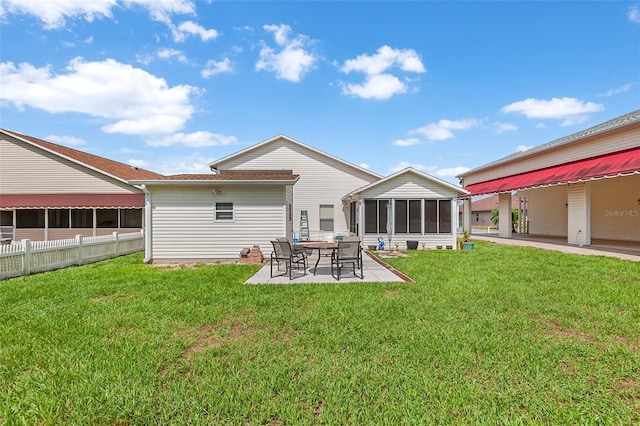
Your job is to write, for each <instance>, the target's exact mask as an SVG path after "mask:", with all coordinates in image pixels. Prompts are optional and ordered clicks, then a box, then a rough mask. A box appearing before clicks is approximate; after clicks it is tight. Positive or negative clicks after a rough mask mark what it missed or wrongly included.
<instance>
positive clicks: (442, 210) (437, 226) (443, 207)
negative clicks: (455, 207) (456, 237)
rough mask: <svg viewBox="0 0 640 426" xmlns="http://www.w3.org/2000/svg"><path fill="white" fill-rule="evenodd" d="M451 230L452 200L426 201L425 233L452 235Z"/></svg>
mask: <svg viewBox="0 0 640 426" xmlns="http://www.w3.org/2000/svg"><path fill="white" fill-rule="evenodd" d="M451 229H452V226H451V200H424V230H425V232H426V233H427V234H450V233H451Z"/></svg>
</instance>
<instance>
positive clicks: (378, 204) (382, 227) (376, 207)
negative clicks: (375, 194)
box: [364, 200, 390, 234]
mask: <svg viewBox="0 0 640 426" xmlns="http://www.w3.org/2000/svg"><path fill="white" fill-rule="evenodd" d="M389 203H390V201H389V200H364V233H365V234H386V233H387V219H388V218H387V215H388V206H389Z"/></svg>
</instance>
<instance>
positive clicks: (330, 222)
mask: <svg viewBox="0 0 640 426" xmlns="http://www.w3.org/2000/svg"><path fill="white" fill-rule="evenodd" d="M210 167H211V169H212V171H213V172H214V173H213V174H210V175H179V176H165V177H163V178H160V179H143V180H132V181H130V182H129V183H130V184H132V185H136V186H138V187H140V188H142V190H143V191H144V192H145V194H146V209H145V211H146V214H147V216H146V220H145V223H146V224H147V226H146V233H145V237H146V241H145V251H146V256H145V261H147V262H157V263H164V262H175V261H182V262H186V261H202V262H207V261H213V260H217V259H230V260H232V259H238V256H239V254H240V252H241V251H242V250H243V249H244V248H250V247H253V246H256V245H257V246H259V247H260V249H261V251H262V253H263V254H264V255H267V256H268V253H270V252H271V250H272V246H271V241H272V240H274V239H275V238H278V237H285V236H286V237H288V238H291V239H292V238H294V237H296V238H300V237H305V238H307V237H308V239H309V240H315V241H317V240H323V241H330V240H332V239H334V238H335V237H336V236H337V235H338V234H342V235H347V234H351V235H358V236H360V237H361V239H362V240H363V244H367V245H377V243H378V237H381V238H384V239H389V238H391V241H392V242H393V243H394V244H395V243H396V242H397V243H398V246H399V248H401V249H405V248H406V247H407V241H414V240H415V241H418V242H419V243H420V244H421V245H423V244H424V245H426V246H429V247H430V248H433V247H435V246H436V245H443V246H446V245H449V246H452V247H455V244H456V230H457V224H458V220H457V207H456V199H457V197H458V196H460V195H464V194H466V191H465V190H463V189H462V188H460V187H458V186H456V185H452V184H449V183H447V182H444V181H442V180H439V179H437V178H434V177H432V176H429V175H427V174H425V173H422V172H420V171H418V170H415V169H411V168H409V169H405V170H402V171H400V172H398V173H394V174H393V175H391V176H388V177H386V178H382V177H381V176H379V175H377V174H375V173H372V172H370V171H368V170H365V169H363V168H361V167H358V166H356V165H353V164H351V163H348V162H346V161H344V160H341V159H339V158H337V157H334V156H332V155H330V154H327V153H325V152H322V151H319V150H317V149H315V148H313V147H310V146H308V145H305V144H303V143H301V142H299V141H296V140H294V139H291V138H289V137H287V136H283V135H279V136H276V137H274V138H271V139H268V140H266V141H264V142H261V143H258V144H256V145H254V146H251V147H249V148H246V149H244V150H242V151H239V152H237V153H235V154H232V155H229V156H227V157H225V158H222V159H220V160H218V161H215V162H214V163H211V164H210ZM374 205H375V206H374ZM381 206H382V207H381ZM387 206H388V207H387ZM302 211H306V212H307V218H308V228H309V231H308V235H301V232H300V229H301V223H300V217H301V212H302ZM383 215H386V216H383ZM387 219H388V220H389V222H388V225H387ZM374 228H375V229H374Z"/></svg>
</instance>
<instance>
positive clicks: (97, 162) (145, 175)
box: [0, 129, 163, 181]
mask: <svg viewBox="0 0 640 426" xmlns="http://www.w3.org/2000/svg"><path fill="white" fill-rule="evenodd" d="M0 131H1V132H3V133H5V134H7V135H9V136H13V137H16V138H19V139H22V140H24V141H27V142H29V143H31V144H33V145H37V146H39V147H41V148H44V149H46V150H48V151H50V152H53V153H55V154H58V155H60V156H62V157H66V158H68V159H71V160H73V161H75V162H77V163H81V164H83V165H85V166H88V167H89V168H92V169H96V170H98V171H101V172H103V173H105V174H108V175H111V176H114V177H116V178H119V179H122V180H124V181H129V180H136V179H161V178H162V177H163V175H161V174H159V173H155V172H152V171H149V170H145V169H141V168H139V167H134V166H130V165H128V164H124V163H120V162H118V161H114V160H109V159H107V158H104V157H100V156H97V155H93V154H89V153H86V152H83V151H78V150H77V149H73V148H68V147H66V146H62V145H58V144H55V143H52V142H47V141H44V140H42V139H38V138H34V137H32V136H27V135H23V134H22V133H18V132H14V131H12V130H6V129H0Z"/></svg>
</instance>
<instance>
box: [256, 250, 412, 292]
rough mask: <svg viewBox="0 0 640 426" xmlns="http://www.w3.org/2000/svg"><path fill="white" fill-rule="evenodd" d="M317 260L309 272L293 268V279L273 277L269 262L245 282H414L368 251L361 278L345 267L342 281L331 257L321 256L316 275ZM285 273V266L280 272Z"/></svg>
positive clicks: (364, 256)
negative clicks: (333, 269) (304, 273)
mask: <svg viewBox="0 0 640 426" xmlns="http://www.w3.org/2000/svg"><path fill="white" fill-rule="evenodd" d="M316 260H317V256H312V257H310V258H309V265H310V267H309V268H308V269H307V274H306V275H303V274H302V271H297V270H295V269H294V270H293V279H292V280H290V279H289V275H288V274H287V275H284V276H278V277H273V278H271V272H270V268H271V265H270V264H269V262H267V263H266V264H265V265H264V266H263V267H262V268H261V269H260V270H259V271H258V272H257V273H256V274H255V275H253V276H252V277H251V278H249V279H248V280H247V281H246V282H245V284H326V283H331V284H350V283H375V282H412V281H413V280H411V278H409V277H407V276H405V275H403V274H402V273H400V272H399V271H396V270H395V269H393V268H392V267H391V266H389V265H387V264H386V263H384V262H382V261H381V260H379V259H377V258H375V257H374V256H373V255H371V254H369V253H368V252H366V251H365V252H364V253H363V254H362V264H363V269H364V278H363V279H360V278H358V277H356V276H354V275H353V272H352V271H351V269H349V268H343V269H342V274H341V275H340V281H338V280H336V279H335V278H334V277H332V276H331V260H330V258H329V257H324V256H323V257H322V258H320V263H319V264H318V270H317V272H316V275H314V274H313V265H314V264H315V262H316ZM274 273H281V274H284V266H283V267H282V268H281V270H280V271H279V272H276V271H275V270H274Z"/></svg>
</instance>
